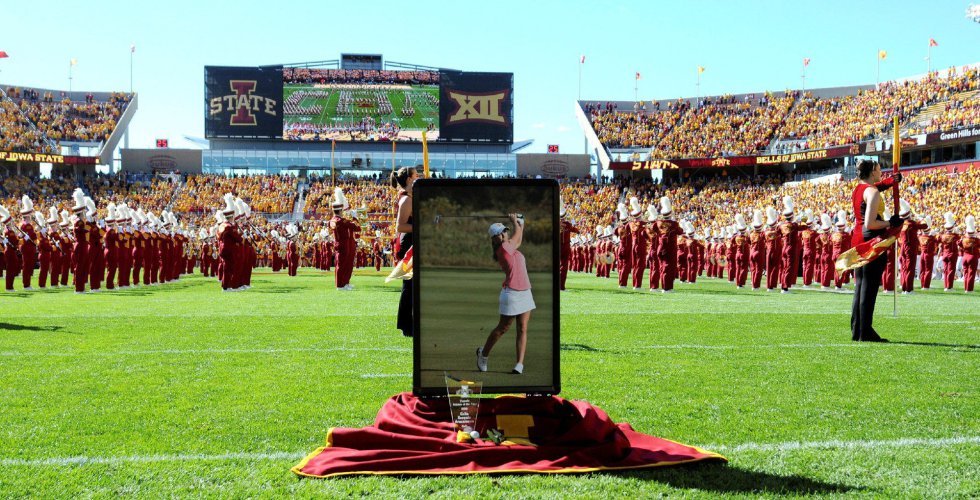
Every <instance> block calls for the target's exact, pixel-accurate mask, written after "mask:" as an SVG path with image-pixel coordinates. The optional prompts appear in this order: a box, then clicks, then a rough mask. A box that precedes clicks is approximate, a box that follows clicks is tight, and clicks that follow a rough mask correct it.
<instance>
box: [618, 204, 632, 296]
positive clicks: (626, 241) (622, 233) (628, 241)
mask: <svg viewBox="0 0 980 500" xmlns="http://www.w3.org/2000/svg"><path fill="white" fill-rule="evenodd" d="M616 213H617V214H619V226H618V227H617V228H616V236H618V237H619V247H618V248H617V250H616V263H617V268H616V271H617V274H618V275H619V288H626V284H627V283H629V279H630V272H631V271H632V270H633V233H632V231H630V225H629V222H630V217H629V214H628V213H627V212H626V205H625V204H623V203H620V204H619V206H618V207H617V208H616Z"/></svg>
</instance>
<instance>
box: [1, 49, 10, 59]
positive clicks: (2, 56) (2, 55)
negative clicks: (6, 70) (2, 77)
mask: <svg viewBox="0 0 980 500" xmlns="http://www.w3.org/2000/svg"><path fill="white" fill-rule="evenodd" d="M4 57H10V56H9V55H7V53H6V52H4V51H2V50H0V59H3V58H4Z"/></svg>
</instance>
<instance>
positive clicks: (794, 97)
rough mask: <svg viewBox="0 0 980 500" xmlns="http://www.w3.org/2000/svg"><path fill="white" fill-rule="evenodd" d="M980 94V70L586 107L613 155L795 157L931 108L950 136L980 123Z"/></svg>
mask: <svg viewBox="0 0 980 500" xmlns="http://www.w3.org/2000/svg"><path fill="white" fill-rule="evenodd" d="M978 89H980V70H978V69H976V68H966V69H965V70H957V69H956V68H951V69H950V70H949V72H948V73H946V74H944V75H941V74H940V73H939V72H933V73H930V74H929V75H927V76H926V77H924V78H922V79H918V80H906V81H891V82H886V83H883V84H881V85H879V86H877V87H876V88H874V89H868V90H860V91H858V92H857V93H856V94H851V95H843V96H838V97H830V98H821V97H815V96H814V95H813V94H812V93H810V92H806V93H804V94H802V95H800V94H799V93H798V92H795V91H788V92H787V93H786V94H785V95H781V96H779V97H776V96H773V95H771V94H769V93H766V94H765V95H764V96H763V97H762V98H761V99H759V100H758V101H756V100H754V99H752V98H751V96H749V97H748V98H746V97H739V98H736V97H734V96H730V95H728V96H721V97H716V98H704V99H702V100H700V101H699V102H698V104H697V105H696V106H694V107H691V108H688V107H687V106H684V105H682V104H681V103H686V102H688V101H680V100H679V101H676V102H671V104H670V105H669V106H667V107H666V109H660V106H659V102H654V103H651V106H647V105H646V103H643V104H642V105H641V106H639V107H636V109H634V110H632V111H629V110H624V111H621V110H620V109H619V108H618V105H617V104H616V103H610V102H607V103H605V104H602V103H585V104H584V105H583V109H584V111H585V112H586V113H587V114H588V116H589V118H590V120H591V123H592V126H593V129H594V130H595V132H596V134H597V136H598V137H599V139H600V141H602V143H603V144H604V145H606V146H607V147H609V148H651V151H650V157H651V158H654V159H677V158H707V157H718V156H732V155H751V154H760V153H762V152H763V151H764V150H765V149H766V148H768V147H769V145H770V144H771V143H773V142H774V141H776V142H778V143H786V144H789V147H788V149H789V150H807V149H820V148H828V147H833V146H840V145H846V144H854V143H858V142H862V141H868V140H872V139H874V138H877V137H880V136H882V135H883V134H884V133H886V132H887V131H888V130H889V129H890V127H891V126H892V120H893V117H895V116H898V117H899V120H900V122H901V123H903V124H905V123H908V122H909V121H910V120H912V119H913V118H914V117H915V116H916V115H918V114H919V113H920V112H922V111H923V110H925V109H926V108H928V107H929V106H930V105H935V104H937V103H944V102H945V103H946V105H945V109H944V110H943V112H941V113H940V114H938V115H937V116H936V117H934V118H933V120H932V121H931V123H929V124H928V126H927V127H926V128H925V129H924V130H920V129H913V130H912V132H913V133H926V132H936V131H941V130H950V129H954V128H957V127H961V126H964V125H970V124H976V123H977V122H978V120H977V118H978V113H980V101H978V100H977V97H976V96H975V95H971V96H970V97H969V98H968V99H962V98H961V95H960V94H962V93H964V92H972V91H975V90H978Z"/></svg>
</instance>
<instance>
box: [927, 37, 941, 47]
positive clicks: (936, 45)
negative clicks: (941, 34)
mask: <svg viewBox="0 0 980 500" xmlns="http://www.w3.org/2000/svg"><path fill="white" fill-rule="evenodd" d="M929 46H930V47H938V46H939V44H938V43H936V39H935V38H930V39H929Z"/></svg>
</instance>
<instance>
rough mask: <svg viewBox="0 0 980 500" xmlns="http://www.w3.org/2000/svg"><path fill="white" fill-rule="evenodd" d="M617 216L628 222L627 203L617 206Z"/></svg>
mask: <svg viewBox="0 0 980 500" xmlns="http://www.w3.org/2000/svg"><path fill="white" fill-rule="evenodd" d="M616 214H618V215H619V220H626V217H627V216H628V215H629V214H628V213H627V212H626V204H625V203H620V204H618V205H616Z"/></svg>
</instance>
